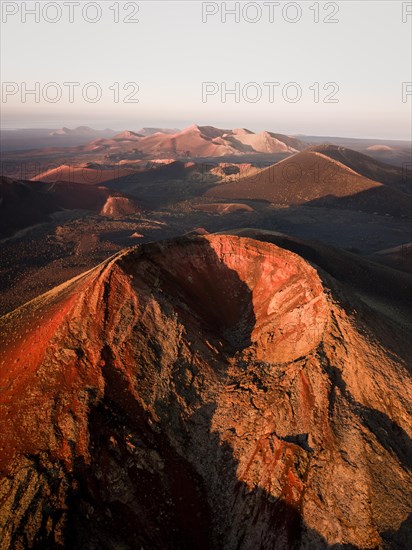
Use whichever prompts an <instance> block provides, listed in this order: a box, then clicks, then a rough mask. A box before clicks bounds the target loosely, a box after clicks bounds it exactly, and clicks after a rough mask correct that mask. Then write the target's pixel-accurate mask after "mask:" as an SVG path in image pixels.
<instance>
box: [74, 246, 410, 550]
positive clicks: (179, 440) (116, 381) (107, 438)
mask: <svg viewBox="0 0 412 550" xmlns="http://www.w3.org/2000/svg"><path fill="white" fill-rule="evenodd" d="M200 242H201V241H199V245H200ZM185 243H190V244H193V241H189V240H188V239H186V240H183V241H182V242H181V243H180V246H181V247H183V249H184V248H185ZM174 246H177V244H176V243H174ZM187 246H188V248H187V249H185V250H184V251H183V252H182V254H183V257H180V258H177V257H173V258H171V257H170V255H169V254H168V251H167V249H165V247H164V246H163V247H160V245H156V244H154V245H150V247H146V248H145V254H146V255H147V256H148V260H147V264H146V266H144V264H143V262H142V258H141V257H139V263H138V265H137V268H135V269H133V261H136V257H135V259H134V260H133V255H130V256H129V257H127V256H126V257H125V258H124V259H122V261H121V266H122V268H123V269H125V270H126V272H127V273H129V274H133V277H134V282H133V284H135V285H137V286H139V285H141V284H144V285H148V284H149V285H150V284H152V283H154V282H156V285H160V286H161V294H163V295H164V296H165V299H164V300H163V301H161V302H160V306H161V308H162V312H163V313H164V314H165V315H167V316H170V314H171V313H173V312H175V313H177V315H178V317H179V320H180V322H182V323H183V324H185V323H187V325H186V328H187V336H186V337H187V338H188V339H189V343H190V338H192V337H193V338H195V337H197V338H199V339H200V340H204V339H205V338H209V337H214V338H215V339H218V338H222V339H225V338H227V332H228V329H230V330H231V331H232V333H234V334H236V333H239V334H240V335H241V338H240V340H239V341H236V339H235V340H233V339H232V340H231V345H232V349H231V351H230V353H233V351H234V350H235V349H236V346H237V349H242V346H244V345H245V344H246V343H247V341H248V340H250V332H251V329H252V328H253V324H252V320H253V318H251V317H250V315H251V313H250V308H251V293H250V290H249V289H248V288H247V287H246V285H245V284H244V283H243V282H242V281H241V280H240V279H238V280H236V277H237V274H236V272H235V271H233V270H231V269H228V268H227V267H226V266H225V265H224V264H223V265H218V264H216V262H217V257H216V256H215V253H214V251H213V250H212V249H211V248H210V247H208V246H205V243H204V241H203V243H202V247H203V248H202V251H203V258H204V262H203V263H204V264H206V266H205V268H204V267H203V266H202V265H200V266H199V264H197V263H194V264H190V255H191V254H190V253H192V252H193V250H194V249H193V248H191V247H189V245H187ZM196 246H197V244H196ZM195 248H196V247H195ZM156 251H157V253H158V254H160V255H159V256H156ZM186 252H189V254H186ZM161 254H163V255H164V257H163V258H162V256H161ZM179 259H180V260H181V261H182V260H183V259H185V262H184V264H183V266H184V271H182V272H180V271H179V269H177V268H176V264H177V263H178V260H179ZM206 268H208V269H206ZM216 270H217V273H216ZM225 270H226V271H227V273H226V272H225ZM188 273H189V274H190V275H193V277H194V278H195V277H197V281H196V282H195V283H194V284H193V285H189V286H188V285H187V284H186V283H185V284H183V280H185V281H186V280H188V279H187V277H186V276H187V274H188ZM217 274H219V275H220V277H219V278H218V284H220V285H222V286H221V287H219V289H218V292H217V289H216V288H215V287H214V286H213V285H212V284H211V283H212V281H213V280H215V283H216V275H217ZM139 276H140V277H142V279H141V281H139V280H136V279H137V277H139ZM183 277H186V278H185V279H183ZM229 284H230V285H231V286H232V287H233V286H234V287H235V288H236V289H237V292H238V297H237V301H238V302H239V303H238V304H232V305H231V310H230V312H229V314H226V315H228V316H225V314H224V311H223V310H224V308H225V307H227V306H228V303H227V299H228V298H227V296H225V292H224V289H225V288H227V285H229ZM168 285H170V286H168ZM157 288H158V291H159V292H160V290H159V287H157ZM210 292H212V296H211V295H210ZM226 294H228V293H227V292H226ZM173 297H174V299H175V301H174V302H173V303H172V304H171V303H170V300H171V299H172V298H173ZM212 298H213V300H212ZM182 300H184V304H186V305H190V306H191V307H192V306H193V308H194V311H195V313H194V314H193V313H190V312H186V310H185V308H182V309H181V310H179V309H178V307H177V306H178V303H179V302H180V301H182ZM208 302H210V305H209V304H208ZM213 307H214V308H216V311H214V312H213V311H212V309H213ZM245 312H246V313H247V315H246V318H247V319H249V322H248V323H247V324H245V325H244V326H243V325H242V327H240V329H239V330H238V331H237V330H236V328H235V327H234V325H233V323H234V321H235V319H236V316H239V315H243V314H244V313H245ZM252 314H253V308H252ZM169 318H170V317H169ZM194 318H195V319H197V321H196V322H195V324H194V326H188V324H189V323H193V320H194ZM219 318H221V319H220V321H219ZM216 322H220V324H218V325H217V326H214V323H216ZM196 323H198V324H196ZM199 327H201V332H200V335H199V334H198V335H197V336H195V333H196V332H198V333H199V331H198V328H199ZM135 330H137V331H138V330H141V327H138V328H136V329H135ZM150 336H151V335H148V336H147V341H146V342H145V345H146V346H147V349H145V350H144V353H142V355H141V356H140V355H136V357H142V364H140V363H139V362H137V363H136V364H133V361H132V360H131V356H130V355H127V354H126V355H125V352H124V350H123V349H122V350H118V349H113V348H110V347H109V346H108V345H106V346H105V348H104V349H103V351H102V355H101V362H102V365H103V366H102V374H103V378H104V388H105V389H104V392H105V393H104V398H103V399H102V400H101V401H100V402H99V403H98V404H97V406H95V407H94V408H93V409H92V410H91V411H90V417H89V433H90V443H89V449H90V454H91V457H90V462H88V463H87V464H86V463H85V462H84V461H81V460H78V461H77V463H76V466H75V471H74V473H73V476H74V478H75V479H76V484H77V489H75V490H74V491H73V496H72V500H71V503H70V517H69V523H68V524H67V532H68V533H71V539H70V541H69V542H68V545H67V548H70V549H73V550H74V549H76V550H77V549H79V548H81V549H82V550H92V549H93V550H94V549H97V548H98V549H99V550H100V549H102V550H112V549H113V548H122V549H124V550H129V549H130V550H135V549H139V548H144V549H145V550H146V549H150V550H208V549H210V550H222V549H223V548H224V549H225V550H299V549H300V548H313V549H316V550H318V549H319V550H340V549H346V550H352V549H353V550H355V549H356V546H353V545H348V544H335V545H330V544H328V543H327V541H326V540H325V539H324V537H322V535H320V534H319V533H317V532H316V531H315V530H313V529H311V528H309V527H308V526H307V525H305V523H304V522H303V520H302V516H301V511H300V510H299V509H298V508H297V507H296V506H295V505H293V504H291V503H290V502H288V500H287V498H286V497H280V498H276V497H274V496H273V495H272V494H269V493H267V492H266V491H265V490H264V489H262V488H259V487H255V488H251V487H249V486H247V485H246V484H245V483H244V482H243V481H241V480H239V477H238V462H237V460H236V458H235V457H234V454H233V449H232V448H231V447H230V446H229V445H228V444H227V443H222V442H221V440H220V436H219V434H218V433H216V432H214V431H213V427H212V426H213V417H214V414H215V411H216V407H217V405H216V401H217V398H218V396H219V394H218V393H217V394H216V389H217V388H218V387H220V388H223V386H224V385H226V384H227V376H228V373H227V372H226V369H225V365H226V364H227V363H226V362H225V358H224V357H223V358H222V359H220V358H218V359H219V362H220V364H221V365H222V368H221V369H220V370H219V369H218V370H214V371H213V373H208V374H207V373H204V372H201V371H199V370H197V371H196V365H194V364H188V363H187V362H186V360H185V359H184V357H183V356H180V355H179V357H178V358H177V360H176V362H175V363H174V364H173V365H169V366H168V369H167V370H168V372H169V371H171V374H168V375H167V376H168V378H163V377H162V374H163V373H162V372H159V368H160V366H159V365H160V363H161V361H160V359H161V354H162V349H161V346H160V345H159V343H157V344H158V345H157V346H155V342H154V343H153V347H152V348H151V346H152V343H151V342H150V341H149V338H150ZM134 337H135V338H136V334H135V335H134ZM133 342H134V340H132V341H131V342H130V346H131V347H132V349H133ZM174 344H175V342H171V345H174ZM139 345H140V343H139ZM140 351H141V350H139V349H134V352H136V354H138V353H139V352H140ZM196 353H198V354H200V353H202V354H203V355H202V357H203V359H204V361H206V362H208V361H209V360H210V358H211V357H212V356H213V353H212V352H210V351H209V352H205V350H204V349H203V348H202V347H201V346H199V347H198V348H197V349H196ZM126 358H128V359H126ZM143 360H144V362H143ZM127 361H128V362H127ZM208 364H210V363H208ZM188 371H191V376H188V374H189V372H188ZM327 373H328V375H329V377H330V378H331V380H332V381H333V384H335V385H339V387H340V388H341V391H342V393H343V395H344V398H345V399H346V401H347V402H348V404H349V405H350V406H351V407H352V408H354V409H355V410H358V411H359V415H360V417H361V418H362V419H363V421H364V422H365V425H368V427H369V425H370V424H371V425H372V428H371V429H372V430H375V431H374V433H375V435H376V437H377V438H378V439H379V441H381V439H382V433H381V432H380V431H379V429H378V428H376V426H375V420H376V422H377V423H379V422H381V421H382V418H381V417H378V416H374V414H373V413H376V411H371V410H369V409H366V408H365V407H361V406H360V405H359V404H358V403H356V402H355V401H354V400H353V398H352V397H351V396H350V394H348V392H347V390H346V387H345V386H344V382H343V381H342V379H341V378H339V373H337V372H335V370H334V369H333V367H331V366H329V370H328V371H327ZM193 377H197V378H198V379H199V380H201V385H202V386H203V385H206V386H207V387H209V389H210V390H211V391H210V392H209V393H207V392H203V390H202V391H201V390H199V384H197V385H196V384H193V382H192V381H193ZM208 377H209V378H208ZM212 386H213V388H214V389H213V390H212ZM157 389H158V390H159V391H158V392H157ZM159 395H161V398H160V397H158V396H159ZM205 396H209V397H208V398H207V399H205ZM330 398H331V400H332V403H333V396H332V395H331V397H330ZM189 411H190V414H189ZM193 411H194V412H193ZM371 415H372V416H371ZM389 423H390V421H389V419H386V424H384V428H385V426H386V427H387V428H389V427H390V429H391V430H392V431H393V433H392V435H391V438H390V452H392V453H394V452H396V451H395V449H394V448H393V447H396V445H400V446H401V448H402V452H400V451H399V449H398V450H397V456H398V459H399V460H400V461H404V460H405V454H404V453H405V452H406V450H407V449H406V447H405V449H404V444H406V443H404V441H403V437H404V436H403V434H402V433H401V431H400V428H398V430H396V426H395V425H394V424H393V423H391V424H390V426H389ZM400 436H401V437H400ZM284 442H285V445H289V446H294V447H293V448H295V447H296V450H297V452H299V453H301V454H302V456H306V455H307V454H309V453H311V449H310V448H305V447H306V445H305V440H304V439H302V438H300V439H299V438H296V437H295V438H290V437H285V438H284ZM382 444H383V443H382ZM293 467H294V466H293V465H290V468H293ZM302 475H303V474H302ZM301 481H302V482H304V481H305V479H304V477H302V479H301ZM285 483H286V484H287V483H288V481H287V476H285ZM289 489H291V488H289ZM285 494H286V495H287V494H288V491H286V493H285ZM402 529H404V527H402ZM397 536H398V533H395V534H391V533H385V537H387V540H388V541H390V540H395V539H396V537H397ZM399 536H400V537H401V535H399ZM402 536H403V535H402ZM399 540H401V539H399ZM389 544H390V542H389Z"/></svg>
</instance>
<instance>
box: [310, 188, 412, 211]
mask: <svg viewBox="0 0 412 550" xmlns="http://www.w3.org/2000/svg"><path fill="white" fill-rule="evenodd" d="M306 205H307V206H321V207H323V208H338V209H343V210H360V211H361V212H367V213H371V214H373V213H375V212H377V213H378V214H381V215H385V214H388V215H390V216H394V217H404V218H410V217H411V216H412V197H411V196H410V195H407V194H406V193H402V192H401V191H398V190H397V189H393V188H391V187H388V186H386V185H382V186H380V187H372V188H371V189H367V190H366V191H361V192H360V193H355V194H354V195H349V196H347V197H335V196H333V195H328V196H324V197H321V198H319V199H315V200H312V201H308V202H307V203H306Z"/></svg>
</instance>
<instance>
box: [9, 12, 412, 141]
mask: <svg viewBox="0 0 412 550" xmlns="http://www.w3.org/2000/svg"><path fill="white" fill-rule="evenodd" d="M3 4H5V3H3ZM26 4H27V5H29V6H31V5H34V4H35V3H34V2H27V3H26ZM120 4H121V3H120ZM137 4H138V6H139V11H138V14H137V16H136V19H137V18H138V20H139V21H138V23H136V24H125V23H123V22H122V21H120V22H119V23H114V22H113V16H114V14H113V12H111V11H110V10H109V9H108V4H107V3H106V4H105V3H100V5H101V6H102V17H101V19H100V20H99V21H97V22H96V23H95V24H91V23H88V22H87V21H84V20H82V18H81V17H78V18H77V19H75V21H74V23H70V22H69V21H68V19H67V17H65V16H64V12H63V16H62V18H61V20H59V21H58V22H56V23H55V24H51V23H48V22H47V21H44V19H43V17H40V20H39V22H36V21H35V19H34V17H33V16H27V19H26V22H25V23H24V24H22V23H21V14H19V13H17V14H14V15H9V16H8V17H7V21H6V23H4V22H3V24H2V39H1V40H2V43H3V46H4V45H5V44H6V43H7V44H11V43H12V44H13V56H10V55H8V56H7V57H6V55H5V53H4V52H5V48H4V47H3V48H2V51H3V53H2V57H1V61H2V67H3V69H2V80H3V82H6V83H15V84H17V88H16V89H15V93H10V95H8V96H7V98H6V101H4V98H3V103H2V105H1V107H2V128H42V127H43V128H49V127H50V128H59V127H62V126H68V127H71V128H72V127H76V126H80V125H87V126H91V127H93V128H96V129H104V128H114V129H119V130H122V129H126V128H127V129H134V127H139V126H156V127H157V126H159V127H171V128H174V127H177V128H184V127H187V126H189V125H190V124H193V122H196V123H197V124H199V125H213V126H216V127H220V128H235V127H239V126H242V127H246V128H249V129H250V130H252V131H261V130H270V131H274V132H281V133H284V134H288V135H298V134H303V135H318V136H341V137H357V138H369V139H392V140H393V139H397V140H411V139H412V138H411V125H410V121H409V116H410V108H411V107H410V105H411V101H412V97H411V96H410V95H407V96H406V97H405V99H406V101H405V102H403V101H402V83H405V82H409V81H411V80H412V76H411V69H410V66H411V64H412V63H411V53H410V51H411V49H410V30H409V25H408V23H405V24H401V20H402V2H400V1H399V2H398V1H391V2H387V1H379V2H366V1H365V2H337V3H332V4H336V5H337V6H338V7H339V11H338V12H337V13H336V14H335V15H334V14H333V13H332V12H330V13H329V11H330V10H329V11H328V10H325V11H322V9H325V6H326V4H325V3H324V2H320V5H321V8H322V9H321V12H320V17H321V18H322V17H324V16H325V15H328V16H329V17H330V18H331V19H332V20H333V19H336V20H337V21H338V22H336V23H329V24H328V23H324V22H322V20H321V21H320V22H319V23H315V22H314V12H313V10H312V11H311V10H310V9H309V5H308V4H307V5H306V4H305V3H302V4H301V6H302V7H301V9H302V13H301V17H300V19H299V20H298V21H296V22H295V23H291V22H290V21H289V22H288V21H286V20H285V19H284V18H282V17H281V16H280V14H281V13H282V11H281V10H282V7H283V6H284V5H285V4H288V3H287V2H286V3H285V2H282V3H280V7H279V8H274V12H273V13H274V21H273V22H270V21H269V17H268V13H266V12H265V11H263V12H262V17H261V18H260V19H259V20H258V21H256V22H255V23H251V22H248V21H247V20H245V18H244V17H243V16H242V14H241V17H240V19H239V22H236V21H235V16H231V15H230V14H228V15H227V17H226V22H223V19H222V18H223V15H222V10H221V4H219V3H213V2H211V3H208V4H209V5H210V6H209V8H210V11H211V12H212V11H213V10H214V9H215V8H216V6H218V8H217V9H218V12H217V13H210V14H208V15H207V16H205V14H204V13H202V2H150V3H149V2H140V3H137ZM203 4H204V3H203ZM232 4H233V5H235V3H234V2H228V3H227V5H228V6H229V7H232ZM250 4H253V3H250ZM289 4H292V3H289ZM295 4H296V3H295ZM244 5H245V3H241V7H243V6H244ZM213 6H215V7H213ZM277 9H279V10H280V11H277ZM203 10H204V8H203ZM247 13H248V17H249V19H251V18H252V19H253V17H254V13H253V10H252V8H250V10H249V11H248V12H247ZM287 14H288V17H289V19H293V18H295V13H294V11H293V10H292V8H291V9H289V11H288V12H287ZM89 15H90V17H92V16H93V13H92V11H90V14H89ZM49 17H53V13H52V11H51V10H50V12H49ZM202 17H203V19H205V22H203V21H202ZM411 17H412V16H411ZM411 17H409V20H410V18H411ZM372 19H373V25H371V24H370V23H371V21H372ZM171 21H173V25H171V24H170V22H171ZM74 29H75V34H74V32H73V31H74ZM366 29H367V32H366ZM239 36H242V40H239ZM348 36H350V40H348ZM211 37H213V39H211ZM63 40H64V41H70V48H66V47H65V48H61V47H58V46H59V44H61V42H62V41H63ZM131 44H133V47H131ZM28 45H30V47H28ZM51 45H57V47H51ZM166 46H167V47H166ZM271 52H272V53H271ZM263 54H264V55H263ZM268 56H269V59H270V62H268ZM39 61H41V63H40V62H39ZM36 82H38V83H39V85H40V90H41V93H42V92H43V90H44V87H45V86H47V84H48V83H51V82H54V83H57V84H58V86H59V87H60V90H61V91H62V98H61V99H60V100H59V101H57V102H55V103H48V102H47V101H44V100H43V97H42V95H40V101H39V102H38V103H36V101H35V97H34V96H30V95H29V96H27V97H26V99H27V100H26V102H22V95H21V92H22V88H23V83H26V86H27V89H28V90H30V89H33V86H34V85H35V83H36ZM65 82H79V83H81V86H79V87H78V88H77V89H78V90H80V89H81V87H82V86H83V85H84V83H91V82H95V83H97V84H98V86H99V87H100V89H101V91H102V97H101V99H100V100H99V101H98V102H96V103H89V102H87V101H84V99H83V97H82V96H81V94H80V95H79V96H75V100H74V101H73V102H72V103H71V102H70V101H69V98H68V89H67V87H65V86H64V83H65ZM268 82H276V83H279V84H278V85H276V86H274V87H273V89H272V91H273V93H274V98H273V102H271V101H270V98H269V93H270V90H269V87H268V86H267V85H266V83H268ZM115 83H119V87H120V88H119V90H117V91H118V92H119V91H120V96H121V98H123V99H124V97H123V96H125V95H128V94H132V97H136V98H137V99H138V100H139V102H138V103H125V102H124V101H122V100H120V101H119V102H115V101H114V95H115V94H116V90H115V89H114V85H115ZM127 83H136V85H138V86H139V90H138V91H137V88H136V89H134V88H133V86H131V87H130V88H128V89H126V90H123V87H124V86H125V85H126V84H127ZM205 83H211V84H209V88H208V90H209V91H210V90H212V92H211V93H209V95H206V97H205V95H204V93H203V94H202V92H204V85H205ZM236 83H239V90H238V92H239V93H238V95H237V96H236V94H231V93H230V91H231V90H232V91H233V89H234V86H235V87H236V85H237V84H236ZM251 83H254V84H256V85H257V87H256V86H255V88H254V87H253V85H252V87H251V88H248V86H249V85H250V84H251ZM291 83H297V85H298V87H299V89H300V91H301V93H302V96H301V99H300V100H299V101H297V102H289V101H287V100H285V98H284V94H283V92H284V90H285V86H286V93H287V94H289V96H291V97H294V92H295V90H294V88H293V86H292V87H291V88H288V85H289V84H291ZM315 83H319V88H318V91H316V89H314V84H315ZM328 83H329V84H330V83H332V84H333V83H334V85H333V86H332V87H329V88H324V86H326V85H328ZM225 86H226V91H227V94H226V95H225V94H224V87H225ZM77 89H76V90H77ZM8 90H10V88H9V89H8ZM256 90H257V93H258V94H259V93H261V94H262V97H261V98H260V99H259V100H258V101H256V102H254V101H249V100H247V99H246V100H245V97H246V98H250V96H252V97H254V95H256V94H255V91H256ZM288 90H289V92H290V93H289V92H288ZM317 93H318V94H320V100H319V101H318V102H315V101H314V98H315V95H316V94H317ZM52 95H53V90H52V89H50V96H52ZM328 95H330V98H331V99H332V100H334V99H336V100H337V102H336V103H332V102H331V103H325V102H324V99H325V98H326V97H327V96H328ZM222 98H224V99H225V101H224V100H223V99H222ZM238 100H239V101H238ZM131 121H139V123H138V125H137V124H134V123H131Z"/></svg>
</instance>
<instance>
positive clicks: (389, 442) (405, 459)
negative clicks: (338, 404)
mask: <svg viewBox="0 0 412 550" xmlns="http://www.w3.org/2000/svg"><path fill="white" fill-rule="evenodd" d="M322 348H323V346H322V345H321V346H320V348H319V351H318V353H319V357H320V358H321V360H322V364H323V366H324V368H325V370H326V372H327V374H328V375H329V378H330V380H331V383H332V385H331V390H330V395H329V405H330V408H331V410H333V406H334V402H335V395H336V388H338V389H339V392H340V393H341V394H342V396H343V397H344V398H345V399H346V401H347V403H348V404H349V405H350V406H351V407H352V409H353V410H354V411H355V412H356V414H357V415H358V417H359V419H360V420H361V422H362V423H363V425H364V426H365V427H366V428H367V429H368V430H369V431H370V432H372V433H373V434H374V435H375V437H376V439H377V440H378V442H379V444H380V445H381V446H382V447H383V448H384V449H386V450H387V451H388V452H389V453H390V454H391V455H393V456H395V457H396V459H397V460H398V461H399V463H400V464H401V465H402V466H403V468H405V470H412V440H411V438H410V437H409V435H408V434H407V433H406V432H405V430H404V429H403V428H401V427H400V426H398V424H396V423H395V422H393V421H392V420H391V419H390V418H389V417H388V416H387V415H386V414H385V413H383V412H381V411H378V410H376V409H371V408H370V407H366V406H365V405H362V404H361V403H358V402H357V401H356V400H355V399H354V398H353V396H352V395H351V393H350V392H349V391H348V389H347V386H346V383H345V381H344V379H343V376H342V372H341V371H340V370H339V369H338V368H337V367H335V366H334V365H332V364H330V362H329V360H328V358H327V356H326V354H325V353H324V351H323V349H322Z"/></svg>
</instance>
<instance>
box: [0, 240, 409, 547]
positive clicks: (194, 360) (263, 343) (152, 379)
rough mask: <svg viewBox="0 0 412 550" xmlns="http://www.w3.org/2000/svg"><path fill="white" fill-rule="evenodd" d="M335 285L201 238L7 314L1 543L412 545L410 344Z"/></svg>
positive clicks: (110, 268)
mask: <svg viewBox="0 0 412 550" xmlns="http://www.w3.org/2000/svg"><path fill="white" fill-rule="evenodd" d="M330 284H331V288H328V287H327V286H325V283H322V281H321V279H320V277H319V275H318V274H317V272H316V271H315V269H314V268H313V267H311V266H310V265H309V264H308V263H307V262H305V261H304V260H302V259H301V258H300V257H299V256H297V255H295V254H293V253H291V252H288V251H286V250H283V249H281V248H278V247H277V246H275V245H272V244H268V243H263V242H257V241H254V240H252V239H246V238H239V237H234V236H221V235H220V236H217V235H215V236H212V235H208V236H202V237H200V236H198V237H184V238H181V239H178V240H175V241H169V242H163V243H152V244H147V245H142V246H138V247H134V248H132V249H129V250H126V251H124V252H122V253H120V254H117V255H116V256H114V257H113V258H111V259H109V260H107V261H106V262H104V263H103V264H101V265H100V266H98V267H97V268H95V269H93V270H91V271H89V272H87V273H85V274H83V275H81V276H79V277H77V278H76V279H73V280H71V281H69V282H68V283H66V284H64V285H61V286H60V287H58V288H56V289H55V290H53V291H51V292H49V293H47V294H45V295H43V296H41V297H39V298H37V299H35V300H33V301H32V302H29V303H28V304H26V305H25V306H23V307H21V308H19V309H17V310H15V311H14V312H12V313H10V314H8V315H6V316H5V317H3V318H1V319H0V335H1V336H0V349H1V358H0V367H1V371H0V375H1V381H0V387H1V388H2V391H1V392H0V405H1V407H0V423H1V429H0V434H1V440H0V453H1V454H0V460H1V462H0V465H1V470H2V473H3V477H2V481H1V485H0V503H1V513H0V518H1V520H0V529H1V540H2V543H1V544H0V548H2V549H6V548H58V547H65V548H76V549H77V548H82V549H91V548H126V549H129V548H130V549H133V550H134V549H136V548H142V547H143V548H153V549H182V548H200V549H202V548H205V549H206V548H216V549H221V548H225V549H229V550H231V549H242V550H246V549H247V550H249V549H253V550H254V549H257V548H262V549H270V550H272V549H282V550H283V549H289V548H302V549H303V548H328V547H333V545H339V546H340V545H343V546H342V547H345V545H347V547H348V548H354V547H356V548H364V549H367V548H369V549H372V548H379V547H383V546H384V544H386V543H388V544H390V545H392V546H390V547H393V548H406V547H408V539H407V537H408V532H407V529H406V526H407V523H406V522H407V517H408V512H409V507H408V502H410V500H411V498H410V497H411V493H412V483H411V478H410V477H408V475H407V470H408V468H410V450H411V445H410V439H409V437H408V433H409V434H410V426H411V422H410V419H411V417H410V411H409V410H408V399H407V395H408V391H409V392H410V390H411V383H410V375H409V373H408V371H407V369H406V362H405V356H406V349H405V344H404V341H403V340H402V338H401V337H398V335H397V334H396V331H393V330H392V328H391V326H389V325H386V324H385V322H384V321H383V320H382V319H374V320H371V319H369V317H368V312H367V311H363V310H362V308H361V307H360V306H359V304H353V303H352V302H351V301H350V299H349V298H347V297H344V296H341V295H340V292H341V291H340V290H339V289H338V288H336V287H335V286H334V285H335V283H330ZM340 302H342V304H341V305H340ZM355 308H356V309H357V310H359V313H356V312H355ZM364 318H365V319H368V326H366V325H365V322H364V320H363V319H364ZM402 544H404V546H402ZM405 544H406V545H405ZM396 545H397V546H396ZM336 547H338V546H336Z"/></svg>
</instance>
